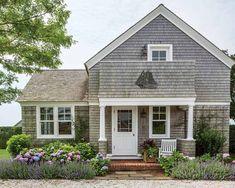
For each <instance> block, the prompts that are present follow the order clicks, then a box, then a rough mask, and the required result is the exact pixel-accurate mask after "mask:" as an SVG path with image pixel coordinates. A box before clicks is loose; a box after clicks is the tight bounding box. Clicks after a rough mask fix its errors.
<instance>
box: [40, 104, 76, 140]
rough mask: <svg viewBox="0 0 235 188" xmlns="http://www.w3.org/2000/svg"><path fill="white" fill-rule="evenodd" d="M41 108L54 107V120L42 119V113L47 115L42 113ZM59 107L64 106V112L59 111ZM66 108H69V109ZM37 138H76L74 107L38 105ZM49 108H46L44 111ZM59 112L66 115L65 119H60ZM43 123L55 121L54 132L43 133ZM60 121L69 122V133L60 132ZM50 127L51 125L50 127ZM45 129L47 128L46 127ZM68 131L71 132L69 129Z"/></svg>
mask: <svg viewBox="0 0 235 188" xmlns="http://www.w3.org/2000/svg"><path fill="white" fill-rule="evenodd" d="M41 108H52V109H53V120H41V115H42V114H43V115H46V114H45V113H41V111H42V110H41ZM59 108H64V113H59ZM66 108H69V110H68V109H67V110H66ZM37 109H38V110H37V138H74V136H75V130H74V128H73V120H72V119H73V116H74V107H73V106H63V105H62V106H59V105H58V106H55V105H54V106H46V105H45V106H44V105H43V106H38V107H37ZM45 111H47V110H44V112H45ZM59 114H60V115H61V114H62V115H64V118H63V120H59ZM66 115H69V116H70V117H69V118H68V117H67V119H66ZM42 123H53V125H54V126H53V130H54V133H53V134H42V133H43V130H42V125H41V124H42ZM60 123H68V124H70V128H68V129H70V133H69V134H60V131H59V129H60V126H59V124H60ZM48 128H49V127H48ZM44 129H45V128H44ZM67 132H69V131H68V130H67Z"/></svg>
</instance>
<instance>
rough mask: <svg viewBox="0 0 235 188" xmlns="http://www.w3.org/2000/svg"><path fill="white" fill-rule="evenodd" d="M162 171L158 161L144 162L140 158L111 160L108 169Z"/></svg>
mask: <svg viewBox="0 0 235 188" xmlns="http://www.w3.org/2000/svg"><path fill="white" fill-rule="evenodd" d="M145 170H156V171H162V169H161V167H160V164H159V163H145V162H143V161H142V160H112V162H111V165H110V171H145Z"/></svg>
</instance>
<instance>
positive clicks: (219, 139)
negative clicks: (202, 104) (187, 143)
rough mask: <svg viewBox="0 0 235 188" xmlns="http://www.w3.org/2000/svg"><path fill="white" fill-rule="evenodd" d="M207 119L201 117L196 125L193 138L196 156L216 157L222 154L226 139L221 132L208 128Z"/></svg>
mask: <svg viewBox="0 0 235 188" xmlns="http://www.w3.org/2000/svg"><path fill="white" fill-rule="evenodd" d="M207 119H208V117H205V116H203V115H202V116H201V117H200V119H199V121H198V122H197V124H196V128H195V134H194V138H195V139H196V150H197V155H201V154H205V153H209V154H210V156H216V155H217V154H218V153H220V152H222V149H223V145H224V143H225V141H226V138H225V136H224V135H223V133H222V132H221V131H219V130H215V129H212V128H210V127H209V123H208V122H207ZM199 150H200V151H199Z"/></svg>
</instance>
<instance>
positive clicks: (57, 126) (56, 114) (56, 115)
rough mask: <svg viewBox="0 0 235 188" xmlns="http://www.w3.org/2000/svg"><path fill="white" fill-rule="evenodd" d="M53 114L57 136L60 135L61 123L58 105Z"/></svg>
mask: <svg viewBox="0 0 235 188" xmlns="http://www.w3.org/2000/svg"><path fill="white" fill-rule="evenodd" d="M53 112H54V113H53V115H54V135H55V137H58V135H59V125H58V107H54V110H53Z"/></svg>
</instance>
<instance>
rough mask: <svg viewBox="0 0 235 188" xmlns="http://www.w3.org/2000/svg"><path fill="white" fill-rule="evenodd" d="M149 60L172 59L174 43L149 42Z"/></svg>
mask: <svg viewBox="0 0 235 188" xmlns="http://www.w3.org/2000/svg"><path fill="white" fill-rule="evenodd" d="M148 61H172V45H171V44H149V45H148Z"/></svg>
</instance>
